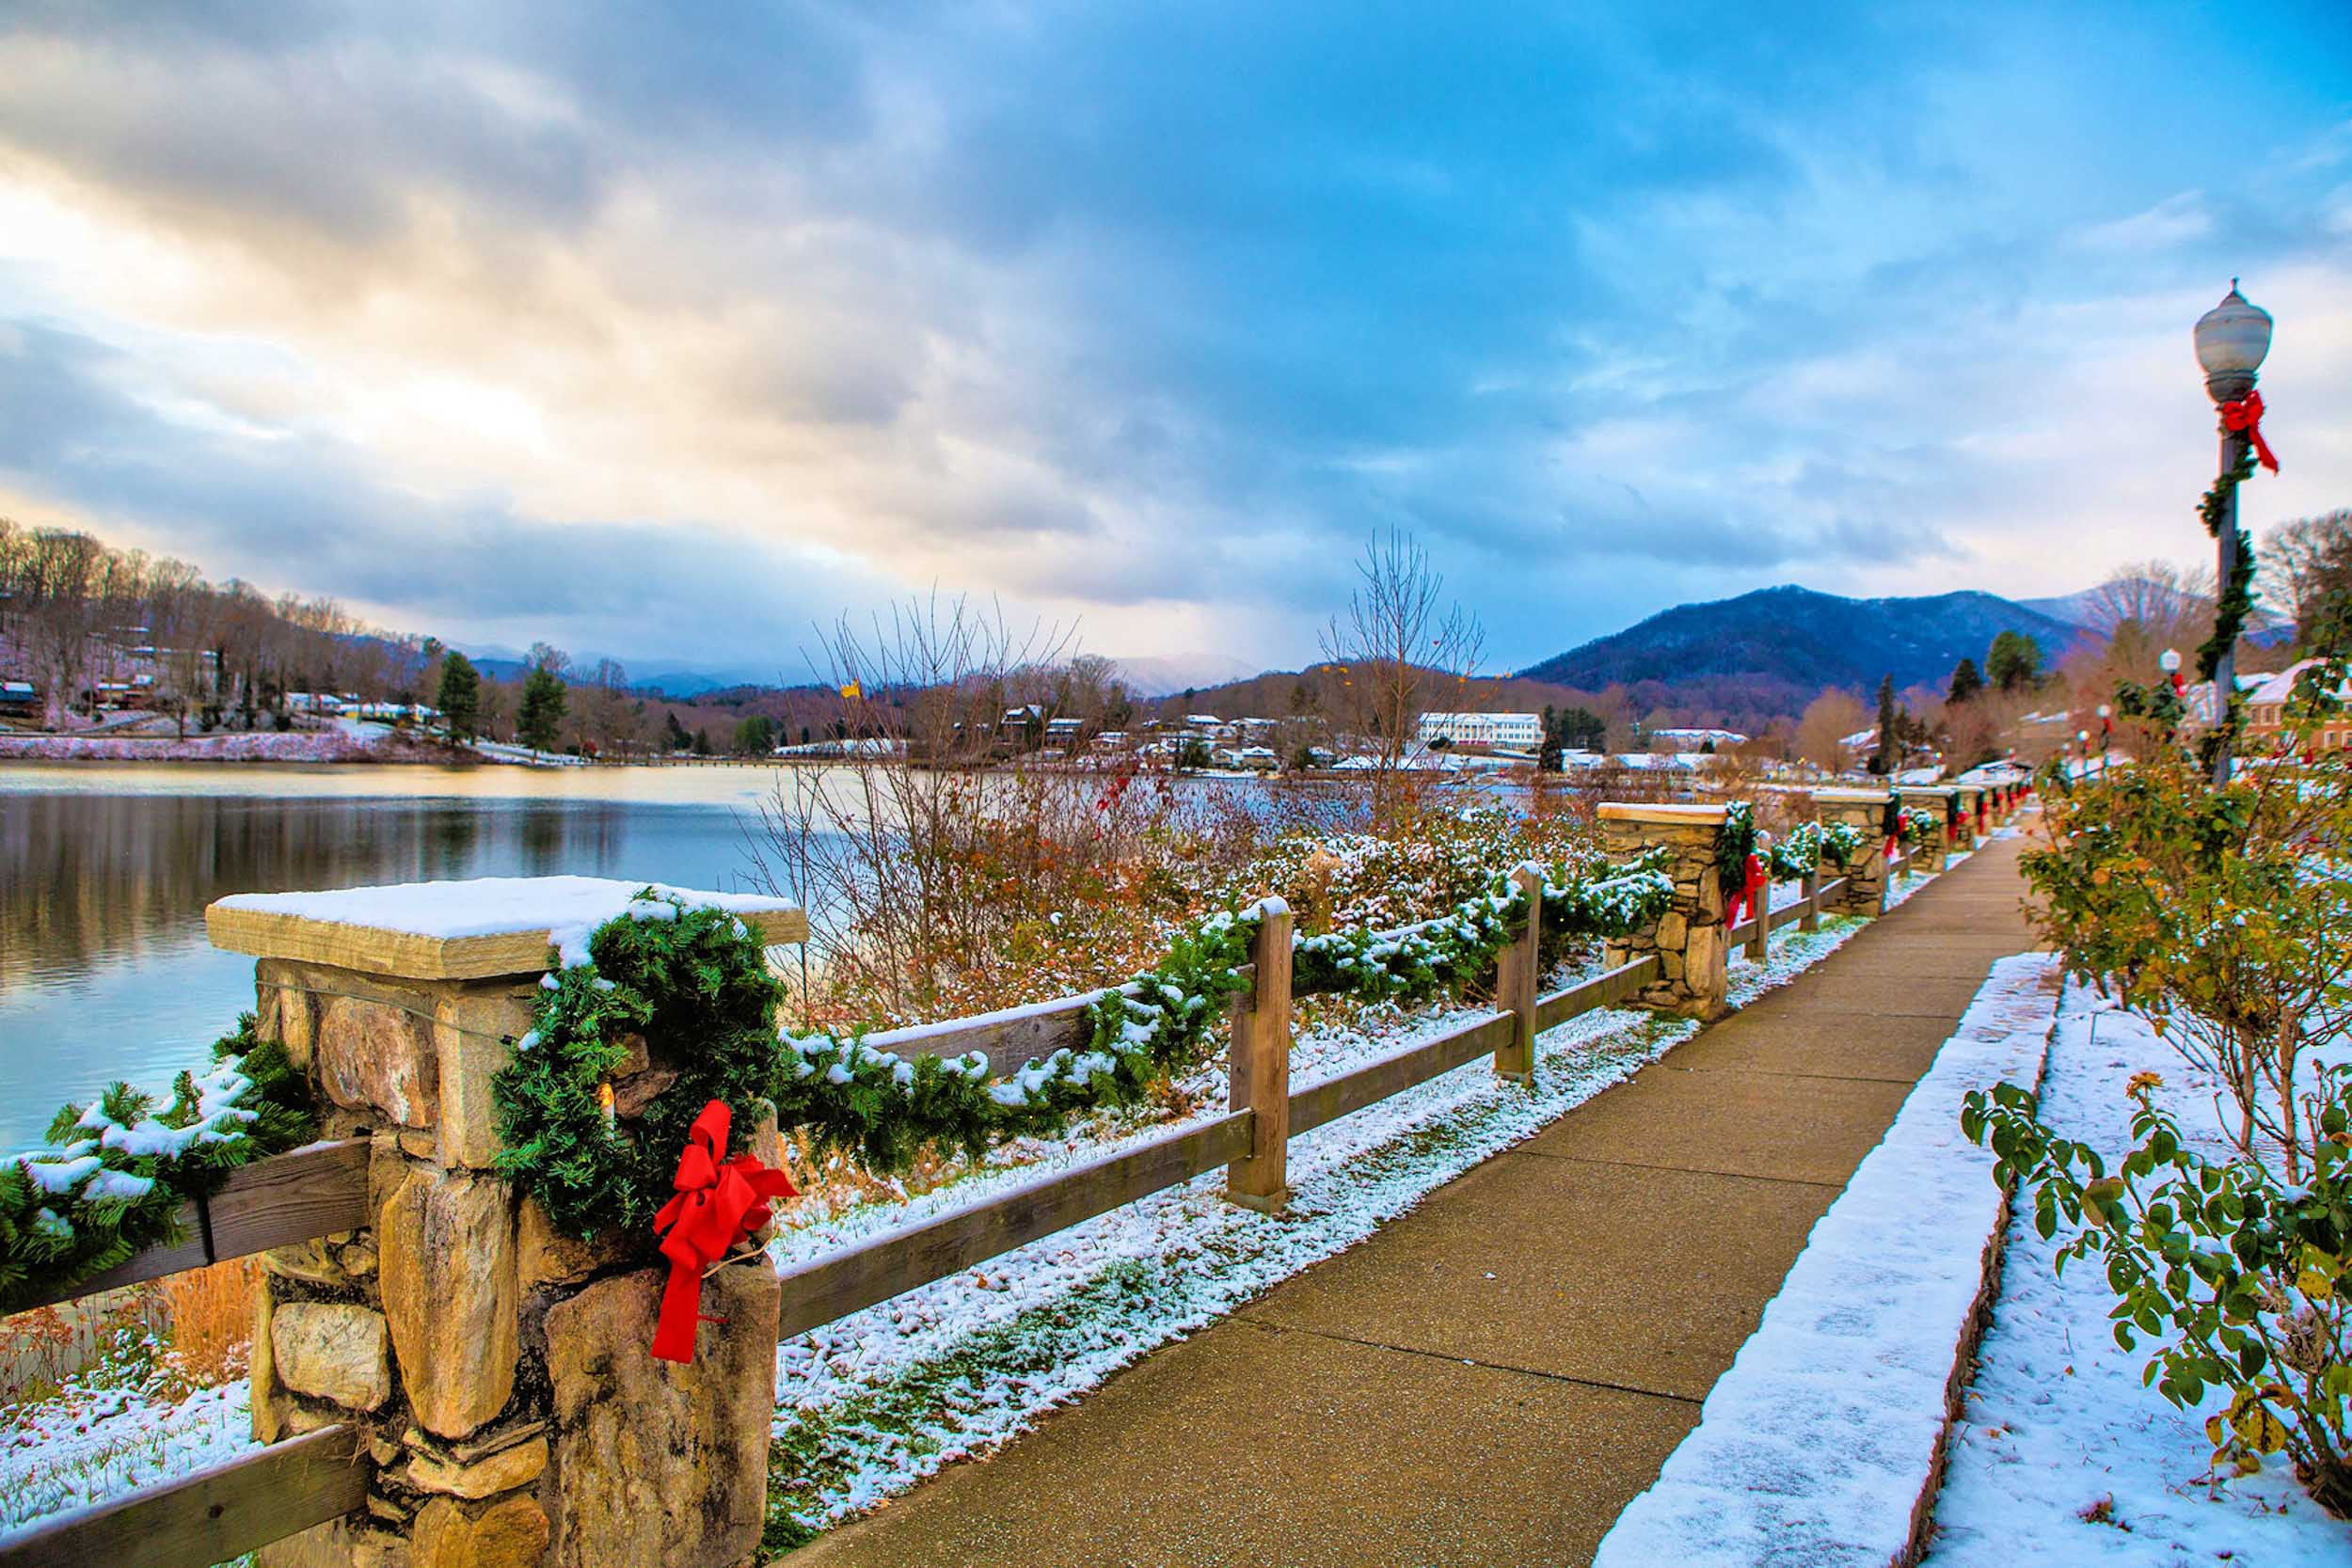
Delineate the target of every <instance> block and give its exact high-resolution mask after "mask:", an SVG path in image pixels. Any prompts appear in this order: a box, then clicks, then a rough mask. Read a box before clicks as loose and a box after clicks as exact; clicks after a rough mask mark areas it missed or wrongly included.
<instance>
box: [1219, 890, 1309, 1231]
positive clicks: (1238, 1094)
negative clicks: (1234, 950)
mask: <svg viewBox="0 0 2352 1568" xmlns="http://www.w3.org/2000/svg"><path fill="white" fill-rule="evenodd" d="M1258 907H1259V910H1260V911H1261V913H1260V917H1259V921H1258V935H1257V937H1256V939H1255V940H1254V941H1253V942H1251V943H1250V948H1249V957H1250V961H1251V962H1252V963H1254V964H1256V965H1257V970H1258V978H1257V983H1256V985H1255V986H1254V987H1252V988H1251V990H1250V992H1249V994H1248V995H1247V996H1244V997H1239V998H1236V999H1235V1001H1234V1004H1233V1050H1232V1056H1231V1058H1230V1059H1229V1060H1228V1062H1227V1064H1226V1083H1227V1090H1226V1093H1227V1096H1228V1101H1227V1102H1228V1103H1229V1104H1231V1105H1232V1108H1233V1109H1234V1110H1236V1111H1248V1112H1249V1113H1250V1124H1249V1125H1250V1136H1249V1153H1248V1156H1247V1157H1246V1158H1243V1159H1239V1160H1235V1161H1234V1162H1233V1163H1232V1164H1229V1165H1227V1166H1226V1167H1225V1196H1227V1197H1228V1198H1230V1199H1232V1201H1233V1202H1235V1203H1238V1204H1240V1205H1241V1206H1242V1207H1243V1208H1245V1209H1255V1210H1257V1211H1258V1212H1260V1213H1263V1214H1271V1213H1275V1212H1279V1210H1280V1209H1281V1207H1282V1205H1283V1204H1285V1203H1287V1202H1289V1201H1290V1196H1291V1190H1290V1174H1289V1156H1290V1135H1291V931H1292V927H1293V921H1292V917H1291V911H1290V906H1289V905H1288V904H1285V903H1284V902H1282V900H1280V899H1279V898H1268V899H1266V900H1264V901H1263V903H1261V904H1260V905H1259V906H1258Z"/></svg>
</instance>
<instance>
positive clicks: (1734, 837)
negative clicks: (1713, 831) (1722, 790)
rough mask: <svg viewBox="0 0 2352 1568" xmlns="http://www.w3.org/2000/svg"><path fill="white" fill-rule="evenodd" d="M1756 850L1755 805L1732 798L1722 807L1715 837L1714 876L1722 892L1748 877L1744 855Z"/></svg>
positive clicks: (1742, 883)
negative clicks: (1722, 825) (1721, 885)
mask: <svg viewBox="0 0 2352 1568" xmlns="http://www.w3.org/2000/svg"><path fill="white" fill-rule="evenodd" d="M1755 853H1756V808H1755V807H1754V806H1753V805H1750V804H1749V803H1748V802H1747V801H1745V800H1734V801H1732V802H1731V804H1730V805H1728V806H1726V807H1724V827H1723V832H1722V833H1721V834H1719V835H1718V836H1717V838H1716V840H1715V875H1716V876H1717V877H1718V878H1719V879H1721V880H1722V882H1723V887H1724V894H1725V895H1730V894H1731V893H1732V892H1734V891H1735V890H1736V889H1738V888H1740V887H1742V886H1744V885H1745V884H1746V882H1747V879H1748V857H1749V856H1750V855H1753V854H1755Z"/></svg>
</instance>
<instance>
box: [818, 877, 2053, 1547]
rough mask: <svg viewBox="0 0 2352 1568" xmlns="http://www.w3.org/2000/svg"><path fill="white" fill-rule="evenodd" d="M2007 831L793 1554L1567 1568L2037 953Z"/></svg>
mask: <svg viewBox="0 0 2352 1568" xmlns="http://www.w3.org/2000/svg"><path fill="white" fill-rule="evenodd" d="M2021 847H2022V842H2021V841H2020V840H2017V839H2007V840H2002V841H1999V842H1997V843H1995V844H1994V845H1992V846H1990V847H1987V848H1986V849H1985V850H1983V851H1982V852H1980V853H1979V854H1978V855H1976V856H1974V857H1973V858H1971V859H1970V860H1968V861H1966V862H1964V863H1963V864H1961V865H1960V866H1958V867H1956V868H1955V869H1954V870H1953V871H1951V872H1950V873H1948V874H1947V875H1946V876H1945V877H1943V878H1940V879H1937V880H1936V881H1934V882H1932V883H1931V884H1930V885H1929V886H1928V887H1926V888H1925V889H1923V890H1921V891H1920V892H1919V893H1918V894H1917V895H1915V896H1914V897H1913V898H1911V899H1910V900H1909V901H1908V902H1907V903H1905V904H1904V905H1903V906H1901V907H1900V908H1899V909H1898V910H1896V911H1894V912H1892V913H1891V914H1889V915H1887V916H1886V917H1885V918H1884V919H1883V920H1881V921H1879V922H1876V923H1874V924H1873V925H1872V926H1871V927H1868V928H1867V929H1866V930H1863V931H1861V932H1859V933H1857V934H1856V935H1855V936H1854V937H1853V939H1852V940H1851V941H1850V942H1847V943H1846V944H1845V945H1844V946H1843V947H1841V948H1839V949H1838V950H1837V951H1836V953H1834V954H1832V955H1831V956H1830V957H1829V958H1827V959H1825V960H1824V961H1823V962H1822V963H1820V965H1818V966H1816V967H1815V968H1813V969H1811V970H1809V971H1807V972H1806V973H1805V974H1803V975H1801V976H1800V977H1799V978H1797V979H1796V980H1795V981H1793V982H1791V983H1790V984H1788V986H1785V987H1783V988H1781V989H1780V990H1774V991H1772V992H1771V993H1770V994H1768V995H1766V996H1765V997H1763V998H1761V999H1760V1000H1758V1001H1756V1003H1754V1004H1752V1005H1751V1006H1748V1007H1746V1008H1745V1009H1743V1010H1741V1011H1740V1012H1739V1013H1736V1014H1734V1015H1733V1016H1732V1017H1730V1018H1728V1019H1725V1020H1724V1022H1720V1023H1718V1024H1716V1025H1714V1026H1713V1027H1711V1028H1709V1029H1708V1030H1706V1031H1705V1032H1703V1033H1702V1034H1700V1035H1699V1036H1698V1037H1696V1038H1695V1039H1693V1040H1692V1041H1690V1042H1689V1043H1688V1044H1685V1045H1683V1046H1681V1047H1679V1048H1677V1050H1675V1051H1674V1052H1673V1053H1671V1054H1669V1055H1668V1056H1667V1057H1666V1059H1665V1060H1663V1061H1661V1062H1658V1063H1655V1064H1653V1065H1651V1066H1650V1067H1649V1068H1647V1069H1644V1070H1643V1071H1642V1072H1641V1073H1640V1074H1639V1075H1637V1076H1636V1077H1635V1078H1633V1079H1632V1080H1631V1081H1630V1082H1629V1083H1627V1084H1624V1085H1620V1086H1619V1087H1617V1088H1614V1089H1612V1090H1610V1091H1609V1092H1607V1093H1605V1094H1603V1095H1600V1096H1599V1097H1597V1099H1595V1100H1592V1101H1588V1102H1587V1103H1585V1104H1584V1105H1581V1106H1580V1107H1579V1108H1577V1109H1576V1110H1574V1111H1571V1112H1569V1113H1568V1114H1567V1115H1566V1116H1565V1117H1561V1118H1560V1119H1559V1120H1558V1121H1556V1122H1554V1123H1553V1124H1552V1125H1551V1126H1550V1127H1549V1128H1547V1129H1546V1130H1545V1131H1544V1132H1541V1133H1539V1134H1537V1135H1536V1136H1535V1137H1534V1138H1531V1139H1529V1140H1528V1141H1527V1142H1525V1143H1522V1144H1520V1145H1518V1147H1517V1148H1512V1149H1510V1150H1508V1151H1506V1152H1504V1153H1502V1154H1501V1155H1498V1156H1497V1157H1496V1158H1494V1159H1492V1160H1489V1161H1487V1162H1486V1164H1482V1165H1480V1166H1478V1167H1477V1168H1476V1169H1474V1170H1472V1171H1470V1172H1469V1173H1467V1174H1465V1175H1464V1176H1462V1177H1461V1178H1459V1179H1458V1180H1454V1181H1453V1182H1451V1183H1449V1184H1448V1185H1446V1186H1444V1187H1442V1188H1439V1189H1438V1191H1436V1192H1434V1193H1432V1194H1431V1195H1430V1196H1428V1198H1427V1199H1425V1200H1424V1201H1423V1202H1422V1205H1421V1206H1420V1207H1419V1208H1418V1209H1416V1210H1414V1211H1413V1212H1411V1213H1409V1214H1406V1215H1405V1216H1404V1217H1402V1218H1400V1219H1399V1220H1397V1221H1396V1222H1395V1223H1394V1224H1392V1225H1391V1226H1389V1227H1386V1228H1385V1229H1383V1230H1382V1231H1380V1232H1379V1233H1378V1234H1377V1235H1375V1236H1374V1237H1372V1238H1371V1239H1370V1240H1368V1241H1366V1242H1364V1243H1361V1244H1360V1245H1358V1246H1356V1247H1354V1248H1352V1249H1350V1250H1349V1251H1347V1252H1344V1253H1342V1254H1340V1255H1339V1256H1337V1257H1335V1258H1332V1259H1327V1260H1326V1261H1325V1262H1323V1263H1320V1264H1318V1265H1316V1266H1315V1267H1313V1268H1311V1269H1309V1270H1307V1271H1306V1272H1305V1273H1303V1274H1301V1275H1297V1276H1296V1277H1295V1278H1293V1279H1291V1280H1289V1281H1287V1282H1285V1283H1283V1284H1281V1285H1279V1286H1277V1287H1276V1288H1275V1289H1274V1290H1272V1291H1268V1292H1267V1293H1266V1294H1265V1295H1264V1296H1263V1297H1262V1298H1260V1299H1259V1300H1258V1301H1256V1302H1254V1303H1252V1304H1251V1305H1250V1306H1248V1307H1245V1308H1243V1309H1242V1310H1241V1311H1240V1312H1239V1313H1238V1314H1236V1315H1235V1316H1233V1317H1232V1318H1230V1319H1227V1320H1225V1321H1223V1322H1221V1323H1216V1324H1215V1325H1213V1326H1212V1327H1210V1328H1207V1329H1205V1330H1203V1331H1202V1332H1200V1333H1199V1334H1197V1335H1195V1336H1193V1337H1192V1338H1190V1339H1187V1340H1184V1341H1182V1342H1180V1343H1177V1344H1173V1345H1169V1346H1168V1347H1166V1348H1165V1349H1163V1350H1161V1351H1159V1352H1157V1353H1155V1354H1152V1355H1150V1356H1148V1357H1146V1358H1145V1359H1144V1360H1143V1361H1142V1362H1141V1363H1139V1364H1138V1365H1136V1367H1133V1368H1131V1369H1129V1370H1127V1371H1125V1372H1123V1373H1121V1374H1120V1375H1119V1376H1117V1377H1115V1378H1113V1379H1112V1380H1111V1381H1110V1382H1109V1383H1107V1384H1106V1385H1105V1386H1104V1387H1103V1388H1101V1389H1100V1390H1098V1391H1097V1392H1096V1393H1094V1394H1093V1395H1091V1396H1090V1397H1089V1398H1088V1399H1087V1400H1085V1401H1084V1402H1081V1403H1079V1404H1077V1405H1074V1406H1073V1407H1072V1408H1070V1409H1068V1410H1066V1411H1063V1412H1061V1413H1059V1414H1057V1415H1055V1416H1053V1417H1052V1418H1048V1419H1047V1420H1045V1421H1044V1422H1042V1423H1041V1425H1040V1426H1039V1427H1038V1428H1037V1429H1036V1430H1035V1431H1034V1432H1031V1433H1027V1434H1026V1435H1025V1436H1022V1437H1020V1438H1017V1439H1015V1440H1014V1441H1013V1442H1012V1443H1011V1444H1010V1445H1009V1447H1007V1448H1006V1449H1003V1450H1002V1451H1001V1452H1000V1453H999V1454H998V1455H997V1456H996V1457H995V1458H994V1459H993V1460H990V1461H987V1462H982V1463H974V1464H964V1465H955V1466H952V1467H951V1468H949V1469H947V1470H946V1471H945V1472H943V1473H942V1474H940V1475H939V1476H937V1477H935V1478H933V1479H932V1480H930V1481H927V1482H925V1483H924V1484H922V1485H921V1486H919V1487H917V1488H916V1489H915V1490H914V1492H912V1493H910V1494H908V1495H907V1496H906V1497H903V1498H901V1499H900V1500H898V1502H897V1503H895V1504H893V1505H891V1506H889V1507H887V1508H885V1509H883V1510H882V1512H880V1513H876V1514H874V1515H872V1516H871V1517H868V1518H866V1519H864V1520H861V1521H858V1522H857V1523H854V1524H851V1525H849V1526H845V1527H844V1528H840V1529H838V1530H835V1531H834V1532H832V1533H831V1534H829V1535H827V1536H824V1537H823V1538H821V1539H819V1540H818V1541H817V1542H816V1543H814V1544H811V1545H809V1546H806V1547H804V1548H803V1549H802V1550H801V1551H799V1552H796V1553H794V1554H793V1555H792V1556H791V1557H790V1558H789V1559H787V1564H788V1565H789V1568H852V1565H853V1568H896V1565H901V1564H903V1565H905V1568H941V1565H946V1564H965V1563H983V1562H1017V1563H1020V1564H1022V1565H1023V1568H1044V1565H1056V1564H1073V1565H1074V1564H1088V1565H1098V1564H1100V1565H1108V1564H1122V1565H1125V1564H1132V1565H1136V1568H1160V1565H1164V1564H1193V1563H1200V1564H1231V1565H1235V1568H1240V1565H1251V1568H1263V1565H1274V1564H1299V1565H1319V1564H1326V1563H1332V1564H1342V1563H1344V1564H1357V1563H1363V1564H1394V1565H1398V1568H1422V1565H1430V1564H1439V1563H1444V1564H1457V1563H1458V1564H1491V1563H1502V1562H1510V1563H1522V1564H1549V1563H1583V1562H1586V1561H1588V1560H1590V1559H1591V1557H1592V1554H1593V1550H1594V1548H1595V1546H1596V1545H1597V1544H1598V1542H1599V1540H1600V1537H1601V1534H1602V1533H1603V1532H1604V1531H1605V1530H1606V1529H1607V1528H1609V1526H1610V1524H1611V1523H1612V1522H1613V1520H1614V1519H1615V1518H1616V1515H1617V1513H1618V1511H1619V1510H1621V1509H1622V1508H1624V1506H1625V1505H1626V1503H1627V1502H1628V1501H1629V1500H1630V1499H1631V1498H1632V1497H1633V1496H1634V1495H1635V1494H1636V1493H1638V1492H1640V1491H1641V1490H1642V1489H1643V1488H1644V1487H1645V1486H1647V1485H1648V1484H1649V1483H1650V1482H1651V1481H1653V1480H1655V1479H1656V1477H1657V1474H1658V1469H1659V1466H1660V1465H1661V1464H1662V1463H1664V1461H1665V1458H1666V1455H1667V1454H1668V1452H1670V1451H1671V1450H1672V1449H1673V1448H1674V1446H1675V1445H1676V1443H1677V1442H1678V1441H1680V1440H1681V1437H1682V1435H1683V1433H1685V1432H1687V1431H1689V1430H1690V1428H1691V1426H1692V1423H1693V1422H1694V1421H1695V1420H1696V1419H1697V1418H1698V1409H1699V1402H1701V1401H1702V1400H1703V1399H1705V1398H1706V1395H1707V1392H1708V1389H1709V1388H1710V1387H1712V1386H1714V1382H1715V1379H1716V1378H1717V1377H1718V1376H1719V1375H1721V1373H1722V1372H1723V1371H1724V1369H1725V1368H1726V1367H1728V1366H1729V1365H1730V1364H1731V1358H1732V1356H1733V1354H1735V1353H1736V1352H1737V1351H1738V1350H1739V1348H1740V1343H1741V1341H1743V1340H1744V1339H1745V1338H1747V1336H1748V1334H1749V1333H1750V1332H1751V1331H1752V1330H1753V1329H1754V1328H1755V1326H1756V1320H1757V1318H1758V1317H1759V1316H1760V1315H1761V1313H1762V1312H1763V1309H1764V1305H1765V1303H1766V1302H1768V1301H1769V1300H1770V1299H1771V1298H1772V1295H1773V1294H1774V1293H1775V1292H1776V1291H1778V1290H1779V1289H1780V1283H1781V1279H1782V1276H1783V1275H1786V1274H1787V1273H1788V1266H1789V1264H1790V1263H1792V1262H1793V1261H1794V1260H1795V1259H1796V1256H1797V1253H1798V1251H1799V1250H1800V1249H1801V1248H1802V1247H1803V1245H1804V1238H1805V1233H1806V1232H1807V1230H1809V1229H1810V1228H1811V1227H1812V1225H1813V1222H1814V1221H1815V1220H1816V1219H1818V1218H1819V1217H1820V1214H1821V1212H1822V1211H1823V1210H1825V1209H1827V1208H1828V1207H1829V1204H1830V1202H1831V1200H1832V1199H1834V1198H1835V1197H1836V1196H1837V1194H1838V1192H1839V1191H1840V1189H1841V1188H1842V1187H1843V1185H1844V1183H1845V1181H1846V1180H1847V1179H1848V1177H1850V1176H1851V1174H1852V1172H1853V1169H1854V1166H1855V1165H1856V1164H1859V1163H1860V1162H1861V1159H1862V1157H1863V1155H1864V1154H1866V1153H1867V1152H1868V1151H1869V1149H1870V1148H1872V1147H1873V1146H1875V1145H1876V1144H1877V1142H1878V1140H1879V1138H1880V1136H1881V1135H1882V1134H1883V1132H1885V1130H1886V1127H1887V1125H1888V1124H1889V1123H1890V1122H1891V1121H1892V1120H1893V1119H1894V1116H1895V1111H1896V1108H1897V1107H1898V1106H1899V1105H1900V1104H1901V1102H1902V1100H1903V1097H1904V1096H1905V1095H1907V1094H1908V1093H1910V1091H1911V1086H1912V1085H1913V1083H1914V1082H1915V1081H1916V1080H1917V1078H1918V1077H1919V1075H1920V1074H1921V1073H1922V1072H1924V1071H1925V1070H1926V1069H1927V1067H1928V1064H1929V1062H1930V1061H1931V1059H1932V1058H1933V1056H1934V1054H1935V1051H1936V1048H1937V1047H1938V1046H1939V1045H1941V1044H1942V1043H1943V1041H1944V1040H1945V1039H1946V1038H1947V1037H1949V1036H1950V1034H1951V1031H1952V1029H1953V1027H1954V1025H1955V1024H1956V1023H1957V1022H1959V1019H1960V1016H1961V1014H1962V1013H1963V1012H1964V1011H1965V1010H1966V1009H1967V1006H1968V1003H1969V1000H1970V998H1971V997H1973V996H1974V995H1975V994H1976V991H1977V988H1978V987H1979V985H1980V984H1981V983H1982V982H1983V980H1984V976H1985V971H1986V969H1987V967H1988V966H1989V965H1990V964H1991V963H1992V961H1993V960H1994V958H2000V957H2002V956H2004V955H2006V954H2010V953H2015V952H2018V951H2021V950H2023V949H2025V948H2027V947H2031V946H2033V945H2034V942H2033V937H2032V934H2031V933H2030V931H2029V930H2028V929H2027V927H2026V924H2025V921H2024V919H2023V917H2022V916H2021V914H2020V912H2019V896H2020V894H2021V891H2022V889H2021V885H2020V882H2019V880H2018V877H2017V872H2016V859H2017V854H2018V851H2019V849H2020V848H2021ZM1822 1439H1823V1441H1824V1442H1832V1443H1834V1442H1836V1440H1837V1437H1836V1433H1823V1434H1822Z"/></svg>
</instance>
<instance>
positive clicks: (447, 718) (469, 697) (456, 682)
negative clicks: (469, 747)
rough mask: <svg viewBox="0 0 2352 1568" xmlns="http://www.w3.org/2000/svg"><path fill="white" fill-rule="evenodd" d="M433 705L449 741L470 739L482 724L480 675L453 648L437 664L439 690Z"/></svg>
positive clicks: (463, 656)
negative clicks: (439, 671)
mask: <svg viewBox="0 0 2352 1568" xmlns="http://www.w3.org/2000/svg"><path fill="white" fill-rule="evenodd" d="M433 705H434V706H435V707H437V708H439V709H440V710H441V722H443V723H444V724H447V725H448V726H449V737H450V738H451V739H452V740H456V741H470V740H472V739H473V737H474V736H475V734H476V733H477V731H478V728H479V726H480V724H481V722H482V673H481V672H480V671H478V670H476V669H475V668H474V667H473V660H472V659H469V658H468V657H466V656H465V655H464V654H461V653H459V652H458V651H457V650H456V649H454V648H452V649H451V650H450V651H449V655H448V657H445V658H443V659H442V660H441V689H440V691H439V693H438V694H437V695H436V696H435V697H434V699H433Z"/></svg>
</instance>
